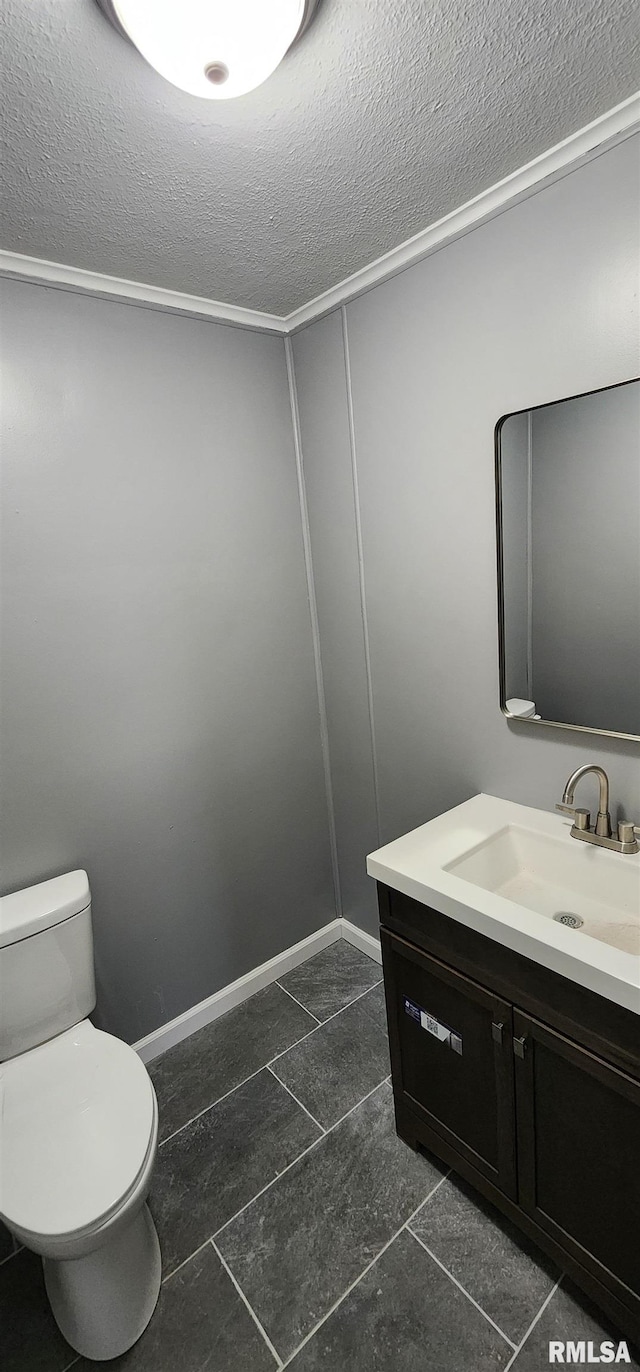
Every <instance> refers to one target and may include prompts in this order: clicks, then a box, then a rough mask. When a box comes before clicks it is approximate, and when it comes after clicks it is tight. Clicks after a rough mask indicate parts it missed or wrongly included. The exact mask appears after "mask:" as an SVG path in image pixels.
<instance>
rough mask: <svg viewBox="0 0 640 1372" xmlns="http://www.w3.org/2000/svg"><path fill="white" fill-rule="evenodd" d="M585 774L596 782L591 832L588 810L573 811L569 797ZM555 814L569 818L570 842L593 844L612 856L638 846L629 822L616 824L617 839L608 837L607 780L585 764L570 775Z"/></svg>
mask: <svg viewBox="0 0 640 1372" xmlns="http://www.w3.org/2000/svg"><path fill="white" fill-rule="evenodd" d="M589 772H593V774H594V776H597V778H598V785H599V795H598V815H597V819H596V822H595V825H594V826H593V828H591V815H590V813H589V811H588V810H582V809H579V808H576V807H575V806H574V804H573V797H574V794H575V789H576V785H577V783H578V782H579V781H580V778H581V777H585V776H587V775H588V773H589ZM556 810H561V811H562V814H563V815H571V816H572V819H573V824H572V826H571V838H579V839H581V840H582V842H583V843H597V844H598V845H599V846H600V847H601V848H611V849H612V850H613V851H614V852H615V853H637V852H638V851H640V845H639V844H638V840H637V838H636V835H637V834H640V826H639V825H637V824H633V823H632V821H631V820H629V819H621V820H619V821H618V832H617V837H616V838H613V837H612V834H611V815H610V814H609V778H608V776H607V774H606V772H605V771H604V768H602V767H596V766H595V765H594V764H589V763H587V764H586V766H584V767H577V768H576V771H575V772H572V773H571V776H570V777H569V780H568V782H567V784H566V786H565V788H564V794H563V796H562V803H561V804H559V805H556Z"/></svg>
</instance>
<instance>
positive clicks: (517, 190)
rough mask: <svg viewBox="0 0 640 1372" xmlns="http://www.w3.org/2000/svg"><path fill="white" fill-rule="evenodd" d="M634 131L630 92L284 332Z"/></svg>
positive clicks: (323, 298)
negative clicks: (588, 122) (601, 113)
mask: <svg viewBox="0 0 640 1372" xmlns="http://www.w3.org/2000/svg"><path fill="white" fill-rule="evenodd" d="M639 130H640V92H638V93H636V94H635V95H632V96H630V97H629V99H628V100H623V101H622V103H621V104H620V105H616V106H615V107H614V109H612V110H608V111H607V113H606V114H603V115H601V116H600V117H599V118H598V119H594V120H593V122H592V123H591V124H587V125H586V126H585V128H583V129H579V130H578V132H577V133H572V134H570V135H569V137H568V138H564V139H563V140H562V142H561V143H557V144H556V145H555V147H553V148H549V150H548V151H547V152H543V153H541V154H540V156H539V157H534V159H533V161H532V162H528V163H527V164H526V166H524V167H519V168H518V170H517V171H515V172H511V174H510V175H509V176H505V177H504V178H503V180H502V181H497V182H496V184H495V185H494V186H490V187H489V188H488V190H485V191H481V192H480V194H479V195H476V196H474V198H473V200H468V201H467V203H466V204H465V205H460V206H459V208H458V209H456V210H452V211H451V213H450V214H445V215H444V216H443V218H442V219H438V220H437V221H436V222H435V223H434V224H430V225H429V227H428V228H426V229H422V230H421V231H420V233H416V234H414V236H413V237H412V238H408V239H407V240H406V242H404V243H400V244H398V247H397V248H392V249H391V250H390V252H387V253H384V254H383V256H382V257H378V258H377V259H376V261H375V262H370V263H369V264H368V266H366V267H362V268H361V269H360V271H357V272H354V273H353V275H352V276H348V277H346V279H345V280H344V281H341V282H339V284H338V285H337V286H331V287H330V289H329V290H328V291H324V292H323V293H322V295H318V296H316V297H315V299H314V300H310V301H309V302H308V303H307V304H306V305H301V306H300V308H299V309H297V310H293V311H292V313H291V314H288V315H287V316H286V319H285V325H286V332H287V333H295V332H296V331H297V330H298V329H302V328H304V327H305V325H306V324H310V323H311V322H312V321H313V320H314V319H320V318H321V317H322V315H325V314H329V313H330V311H331V310H335V309H337V308H338V307H339V306H340V305H345V304H346V303H347V302H348V301H349V300H353V299H354V298H355V297H356V296H358V295H364V294H365V292H366V291H370V290H371V289H372V288H373V287H374V286H378V285H380V283H381V282H382V281H388V280H389V278H390V277H392V276H397V275H398V273H399V272H403V271H406V269H407V267H411V266H413V263H414V262H420V261H421V260H422V259H423V258H424V257H428V256H429V255H430V254H431V253H433V252H437V251H438V249H439V248H443V247H446V245H447V244H448V243H452V242H453V241H454V240H455V239H456V238H462V237H464V235H465V234H467V233H470V232H471V230H472V229H476V228H479V226H480V225H481V224H485V223H486V222H487V221H488V220H489V219H494V218H495V217H496V215H499V214H502V213H504V211H505V210H508V209H511V208H512V206H514V205H517V204H518V203H519V202H520V201H521V200H526V199H527V198H528V197H529V196H531V195H535V194H537V192H538V191H540V190H543V189H544V187H545V186H549V185H551V184H552V182H554V181H559V180H560V179H561V177H563V176H567V175H568V174H569V173H570V172H572V171H575V170H576V168H578V167H580V166H582V165H583V164H584V163H585V162H589V161H590V160H591V159H592V158H593V157H597V156H599V155H600V153H602V152H605V151H606V150H607V148H612V147H614V146H615V144H616V143H621V142H622V141H623V140H624V139H625V138H629V137H630V136H631V134H633V133H637V132H638V131H639Z"/></svg>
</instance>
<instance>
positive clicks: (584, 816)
mask: <svg viewBox="0 0 640 1372" xmlns="http://www.w3.org/2000/svg"><path fill="white" fill-rule="evenodd" d="M556 810H560V811H561V813H562V814H563V815H570V816H571V818H572V820H573V827H574V829H581V830H585V829H588V828H589V825H590V823H591V814H590V812H589V810H583V809H582V807H581V806H580V805H577V806H575V808H574V806H573V805H556Z"/></svg>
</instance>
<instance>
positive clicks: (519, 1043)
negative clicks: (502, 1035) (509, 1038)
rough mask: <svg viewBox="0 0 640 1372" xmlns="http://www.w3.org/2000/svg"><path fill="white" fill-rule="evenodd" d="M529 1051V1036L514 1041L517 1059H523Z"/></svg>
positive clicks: (524, 1035)
mask: <svg viewBox="0 0 640 1372" xmlns="http://www.w3.org/2000/svg"><path fill="white" fill-rule="evenodd" d="M526 1049H527V1036H526V1034H523V1035H522V1037H521V1038H519V1039H516V1038H514V1040H513V1051H514V1053H515V1055H516V1057H517V1058H523V1057H524V1055H525V1052H526Z"/></svg>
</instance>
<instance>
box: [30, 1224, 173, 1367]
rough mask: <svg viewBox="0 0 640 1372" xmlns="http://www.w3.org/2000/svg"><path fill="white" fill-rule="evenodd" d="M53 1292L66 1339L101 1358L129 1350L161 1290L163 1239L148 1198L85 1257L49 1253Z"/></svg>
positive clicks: (53, 1304) (88, 1354)
mask: <svg viewBox="0 0 640 1372" xmlns="http://www.w3.org/2000/svg"><path fill="white" fill-rule="evenodd" d="M42 1266H43V1268H44V1280H45V1286H46V1288H47V1295H48V1297H49V1301H50V1304H51V1309H52V1311H53V1314H54V1316H55V1319H56V1323H57V1325H58V1328H59V1329H60V1331H61V1333H62V1334H64V1337H65V1339H66V1340H67V1342H68V1343H70V1344H71V1347H72V1348H75V1350H76V1352H77V1353H81V1354H82V1355H83V1356H84V1357H85V1358H92V1359H94V1360H95V1361H96V1362H103V1361H106V1360H107V1359H108V1358H116V1357H118V1355H119V1354H120V1353H125V1352H126V1350H127V1349H128V1348H130V1347H131V1345H132V1344H134V1343H135V1342H136V1339H139V1338H140V1335H141V1334H142V1333H143V1331H144V1330H145V1329H146V1327H147V1325H148V1323H149V1320H150V1319H151V1316H152V1314H153V1312H154V1310H155V1307H156V1303H157V1300H158V1295H159V1293H160V1281H161V1264H160V1244H159V1243H158V1235H157V1233H156V1228H155V1225H154V1223H153V1220H152V1218H151V1213H150V1211H149V1207H148V1206H147V1205H146V1204H144V1205H143V1206H142V1207H141V1208H140V1210H138V1211H137V1213H136V1215H135V1216H134V1218H133V1219H132V1221H131V1223H130V1224H127V1225H126V1226H125V1227H124V1228H123V1229H120V1230H119V1231H118V1233H117V1234H116V1236H115V1237H114V1238H112V1239H111V1240H110V1241H109V1242H108V1243H105V1244H103V1245H102V1246H101V1247H100V1248H97V1249H96V1250H95V1251H94V1252H93V1253H88V1254H87V1255H86V1257H83V1258H70V1259H63V1260H61V1261H58V1260H56V1259H53V1258H43V1259H42Z"/></svg>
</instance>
